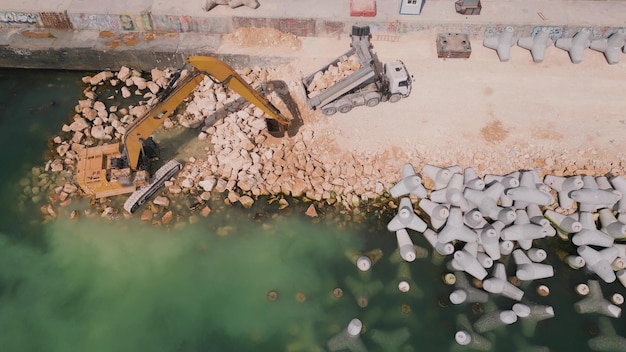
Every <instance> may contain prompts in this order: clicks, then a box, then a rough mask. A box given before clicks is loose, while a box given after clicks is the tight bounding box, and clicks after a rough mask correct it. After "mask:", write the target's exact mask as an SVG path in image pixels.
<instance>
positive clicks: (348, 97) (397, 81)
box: [302, 26, 412, 115]
mask: <svg viewBox="0 0 626 352" xmlns="http://www.w3.org/2000/svg"><path fill="white" fill-rule="evenodd" d="M350 37H351V38H352V42H351V44H350V50H348V51H347V52H346V53H344V54H342V55H341V56H339V57H337V58H336V59H335V60H333V61H332V62H330V63H329V64H328V65H325V66H324V67H322V68H320V69H318V70H316V71H315V72H313V73H312V74H311V75H309V76H307V77H304V78H303V79H302V85H303V86H304V90H305V94H306V96H307V105H308V106H309V108H311V109H313V110H317V109H320V110H321V111H322V113H324V114H325V115H333V114H335V113H336V112H337V111H339V112H341V113H347V112H349V111H350V110H352V108H353V107H355V106H360V105H366V106H369V107H373V106H376V105H378V103H380V102H381V101H383V102H384V101H389V102H391V103H395V102H398V101H400V99H402V98H406V97H408V96H409V94H410V93H411V81H412V77H411V76H410V75H409V73H408V71H407V69H406V66H405V65H404V63H403V62H402V61H400V60H396V61H392V62H388V63H385V64H384V65H381V63H380V62H379V61H378V58H377V57H376V54H375V53H374V52H373V51H372V44H371V42H370V39H371V37H372V36H371V33H370V28H369V26H353V27H352V34H351V35H350ZM352 57H356V59H357V60H358V63H359V66H360V68H358V69H357V70H355V71H354V72H352V73H350V74H349V75H347V76H346V77H344V78H341V79H340V80H338V81H336V83H333V84H331V85H330V86H328V87H324V88H322V89H318V87H317V86H318V84H317V83H316V82H318V80H319V79H320V77H321V76H323V75H324V73H325V72H328V71H329V70H333V69H335V71H336V67H337V66H338V65H340V64H341V63H342V61H345V60H346V58H352Z"/></svg>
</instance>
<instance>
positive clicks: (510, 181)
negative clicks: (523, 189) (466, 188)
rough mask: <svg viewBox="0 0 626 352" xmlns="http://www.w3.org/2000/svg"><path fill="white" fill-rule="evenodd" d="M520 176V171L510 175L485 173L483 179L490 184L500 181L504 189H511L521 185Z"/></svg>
mask: <svg viewBox="0 0 626 352" xmlns="http://www.w3.org/2000/svg"><path fill="white" fill-rule="evenodd" d="M519 178H520V173H519V172H517V171H516V172H513V173H510V174H508V175H504V176H503V175H494V174H487V175H485V177H484V178H483V180H484V181H485V184H486V185H488V186H491V185H492V184H493V183H494V182H498V183H500V184H502V186H504V189H509V188H515V187H519V185H520V181H519Z"/></svg>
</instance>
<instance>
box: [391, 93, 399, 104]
mask: <svg viewBox="0 0 626 352" xmlns="http://www.w3.org/2000/svg"><path fill="white" fill-rule="evenodd" d="M400 99H402V96H401V95H400V94H392V95H391V96H390V97H389V102H390V103H397V102H399V101H400Z"/></svg>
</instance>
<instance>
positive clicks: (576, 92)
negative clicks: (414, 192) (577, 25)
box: [224, 31, 626, 173]
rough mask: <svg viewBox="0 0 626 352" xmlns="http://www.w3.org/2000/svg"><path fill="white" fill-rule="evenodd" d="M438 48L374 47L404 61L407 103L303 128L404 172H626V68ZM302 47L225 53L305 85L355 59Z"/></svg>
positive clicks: (594, 58) (427, 40)
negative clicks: (283, 63) (272, 62)
mask: <svg viewBox="0 0 626 352" xmlns="http://www.w3.org/2000/svg"><path fill="white" fill-rule="evenodd" d="M435 39H436V33H435V32H429V31H424V32H417V33H415V34H410V35H405V36H402V37H400V39H399V41H397V42H385V41H373V45H374V51H376V52H377V54H378V56H379V59H380V60H381V61H382V62H386V61H391V60H396V59H401V60H403V61H404V62H405V64H406V66H407V68H408V70H409V72H410V73H411V74H412V75H413V76H414V82H413V90H412V93H411V96H410V97H408V98H407V99H404V100H402V101H400V102H398V103H396V104H392V103H381V104H379V105H378V106H376V107H374V108H366V107H359V108H355V109H353V110H352V111H351V112H349V113H347V114H339V113H338V114H336V115H333V116H331V117H326V116H323V115H322V114H321V113H317V112H315V113H313V114H311V115H310V117H309V118H308V119H307V121H305V122H306V123H307V124H310V125H311V126H312V128H313V129H314V130H315V134H316V135H317V136H327V137H328V138H329V139H331V140H334V142H335V143H336V147H337V148H339V149H341V150H343V151H350V152H352V153H354V154H355V155H356V156H358V155H359V154H362V153H366V154H385V153H387V154H388V155H390V156H394V157H396V159H397V160H398V163H403V162H407V161H408V162H413V163H415V164H416V165H417V164H420V163H435V164H438V165H441V166H446V165H454V164H459V165H461V166H464V167H467V166H473V167H476V168H477V169H478V170H479V171H480V172H484V173H490V172H493V173H505V172H512V171H515V170H518V169H534V168H547V169H550V170H551V171H552V172H557V173H558V172H561V171H562V172H574V169H575V170H592V169H594V170H597V171H598V173H603V172H611V171H613V172H614V173H615V172H619V171H620V170H624V169H625V168H626V164H622V163H621V160H622V159H623V155H624V152H625V151H626V148H625V147H626V138H624V136H625V135H626V116H624V112H626V99H624V92H625V91H626V58H624V57H623V58H622V61H621V62H620V63H619V64H617V65H608V64H607V63H606V61H605V59H604V56H603V54H602V53H599V52H596V51H592V50H590V49H588V50H586V51H585V54H584V59H583V62H582V63H580V64H577V65H575V64H572V63H571V61H570V59H569V56H568V53H567V52H566V51H563V50H561V49H558V48H557V47H555V46H552V47H549V48H548V49H547V51H546V57H545V60H544V62H542V63H539V64H536V63H533V61H532V58H531V55H530V52H528V51H527V50H524V49H522V48H519V47H517V46H514V47H513V48H512V49H511V60H510V61H509V62H504V63H503V62H500V61H499V60H498V57H497V55H496V52H495V51H493V50H490V49H487V48H485V47H483V46H482V41H478V40H474V41H473V42H472V43H471V44H472V54H471V57H470V58H469V59H446V60H443V59H438V58H437V52H436V48H435ZM301 41H302V45H301V47H300V48H299V49H295V48H294V47H293V46H289V47H275V48H267V47H245V48H242V47H238V48H237V47H235V46H233V45H229V44H225V47H224V50H229V51H239V53H245V52H254V53H257V54H258V53H259V52H261V53H262V52H266V51H268V50H271V52H272V53H273V55H285V56H291V57H293V58H294V60H293V62H292V63H291V64H290V65H289V67H286V68H285V67H283V68H279V69H278V71H277V72H279V74H282V75H284V76H283V77H281V79H284V80H286V81H298V80H299V78H300V77H301V76H302V75H306V74H309V73H310V72H312V71H313V70H315V69H317V68H318V67H320V66H322V65H324V64H326V63H327V62H328V61H329V60H330V59H333V58H335V57H336V56H338V55H340V54H341V53H343V52H345V51H347V50H348V49H349V42H350V38H348V37H343V38H301ZM302 108H303V109H306V106H303V107H302ZM625 162H626V161H625Z"/></svg>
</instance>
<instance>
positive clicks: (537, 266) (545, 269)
mask: <svg viewBox="0 0 626 352" xmlns="http://www.w3.org/2000/svg"><path fill="white" fill-rule="evenodd" d="M513 260H515V264H517V271H516V273H515V276H517V278H518V279H520V280H522V281H532V280H539V279H545V278H548V277H552V276H554V268H553V267H552V266H551V265H548V264H541V263H534V262H533V261H531V260H530V258H528V257H527V256H526V254H524V252H523V251H522V250H521V249H516V250H514V251H513Z"/></svg>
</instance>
